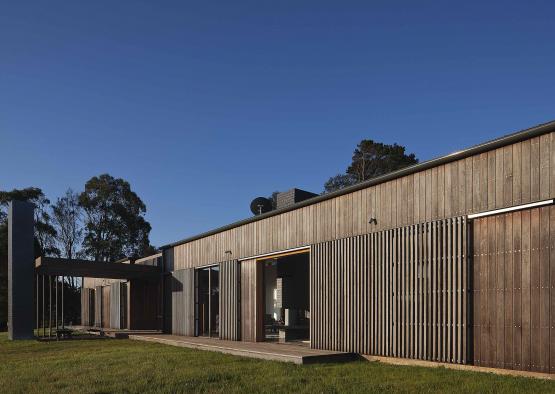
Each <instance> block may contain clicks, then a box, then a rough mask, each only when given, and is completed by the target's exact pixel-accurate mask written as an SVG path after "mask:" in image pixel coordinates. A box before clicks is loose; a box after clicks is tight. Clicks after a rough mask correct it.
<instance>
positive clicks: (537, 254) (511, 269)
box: [472, 206, 555, 373]
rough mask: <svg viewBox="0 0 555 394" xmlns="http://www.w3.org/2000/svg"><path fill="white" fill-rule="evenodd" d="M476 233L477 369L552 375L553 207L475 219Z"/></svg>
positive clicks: (554, 311) (554, 301)
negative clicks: (478, 367) (483, 367)
mask: <svg viewBox="0 0 555 394" xmlns="http://www.w3.org/2000/svg"><path fill="white" fill-rule="evenodd" d="M472 232H473V240H474V241H473V243H474V256H473V257H474V259H473V265H474V268H473V279H472V282H473V331H474V332H473V337H474V341H473V359H474V364H475V365H481V366H487V367H495V368H510V369H521V370H532V371H541V372H551V373H554V372H555V290H554V286H555V207H553V206H550V207H544V208H535V209H530V210H524V211H520V212H513V213H508V214H503V215H497V216H491V217H487V218H481V219H477V220H475V221H474V222H473V224H472ZM550 305H551V306H550Z"/></svg>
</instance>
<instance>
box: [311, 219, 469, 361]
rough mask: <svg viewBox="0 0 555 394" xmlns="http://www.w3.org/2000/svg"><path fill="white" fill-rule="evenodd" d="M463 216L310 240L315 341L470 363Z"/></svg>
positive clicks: (318, 344)
mask: <svg viewBox="0 0 555 394" xmlns="http://www.w3.org/2000/svg"><path fill="white" fill-rule="evenodd" d="M466 234H467V229H466V221H465V219H464V218H462V217H457V218H452V219H445V220H439V221H434V222H428V223H422V224H416V225H412V226H407V227H400V228H395V229H391V230H385V231H380V232H375V233H372V234H366V235H362V236H357V237H351V238H346V239H341V240H336V241H331V242H324V243H320V244H316V245H313V246H312V248H311V253H310V303H311V304H310V311H311V319H310V332H311V346H312V347H313V348H319V349H329V350H340V351H348V352H357V353H363V354H372V355H381V356H392V357H405V358H417V359H424V360H434V361H445V362H454V363H465V362H466V359H467V351H466V350H467V319H466V316H467V290H468V285H467V284H468V280H467V278H468V275H467V269H468V266H467V253H466V248H467V243H466V239H467V236H466Z"/></svg>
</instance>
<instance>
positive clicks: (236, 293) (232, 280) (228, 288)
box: [219, 260, 241, 341]
mask: <svg viewBox="0 0 555 394" xmlns="http://www.w3.org/2000/svg"><path fill="white" fill-rule="evenodd" d="M240 275H241V272H240V268H239V262H238V261H237V260H234V261H226V262H223V263H220V287H219V289H220V339H227V340H232V341H238V340H240V339H241V327H240V316H241V308H240V298H241V288H240Z"/></svg>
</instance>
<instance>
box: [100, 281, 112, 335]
mask: <svg viewBox="0 0 555 394" xmlns="http://www.w3.org/2000/svg"><path fill="white" fill-rule="evenodd" d="M110 311H111V310H110V286H102V327H104V328H108V327H111V326H110Z"/></svg>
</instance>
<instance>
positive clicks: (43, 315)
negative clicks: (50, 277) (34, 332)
mask: <svg viewBox="0 0 555 394" xmlns="http://www.w3.org/2000/svg"><path fill="white" fill-rule="evenodd" d="M44 300H45V298H44V275H42V321H41V323H42V336H43V337H45V336H46V326H45V324H44V317H45V314H44V306H45V305H44Z"/></svg>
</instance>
